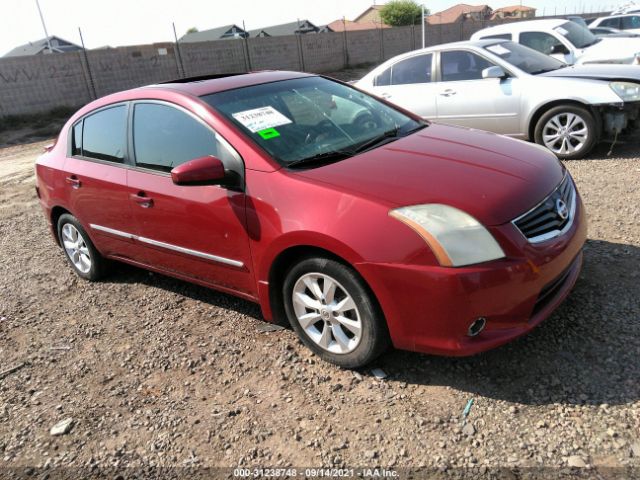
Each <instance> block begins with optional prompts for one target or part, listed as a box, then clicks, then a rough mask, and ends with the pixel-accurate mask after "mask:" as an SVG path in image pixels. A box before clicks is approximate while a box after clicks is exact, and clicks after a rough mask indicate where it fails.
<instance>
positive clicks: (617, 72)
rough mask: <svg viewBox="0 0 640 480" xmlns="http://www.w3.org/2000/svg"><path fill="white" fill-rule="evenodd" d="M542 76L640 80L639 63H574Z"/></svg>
mask: <svg viewBox="0 0 640 480" xmlns="http://www.w3.org/2000/svg"><path fill="white" fill-rule="evenodd" d="M540 76H542V77H574V78H589V79H593V80H629V81H633V82H640V67H638V65H612V64H604V63H594V64H590V65H573V66H571V67H565V68H561V69H559V70H554V71H553V72H546V73H543V74H541V75H540Z"/></svg>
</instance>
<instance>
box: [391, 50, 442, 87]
mask: <svg viewBox="0 0 640 480" xmlns="http://www.w3.org/2000/svg"><path fill="white" fill-rule="evenodd" d="M432 59H433V54H431V53H430V54H428V55H416V56H415V57H411V58H407V59H405V60H402V61H400V62H398V63H396V64H395V65H394V66H393V67H392V69H391V84H392V85H408V84H412V83H429V82H430V81H431V62H432Z"/></svg>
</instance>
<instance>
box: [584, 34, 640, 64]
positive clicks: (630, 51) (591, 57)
mask: <svg viewBox="0 0 640 480" xmlns="http://www.w3.org/2000/svg"><path fill="white" fill-rule="evenodd" d="M579 51H580V52H582V53H581V54H580V55H579V61H580V62H581V63H584V62H592V61H604V62H607V61H611V60H622V59H628V58H632V57H633V56H634V55H635V54H636V53H638V52H640V38H603V39H602V40H600V41H599V42H598V43H596V44H595V45H591V46H590V47H587V48H583V49H581V50H579Z"/></svg>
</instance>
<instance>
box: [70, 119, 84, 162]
mask: <svg viewBox="0 0 640 480" xmlns="http://www.w3.org/2000/svg"><path fill="white" fill-rule="evenodd" d="M72 135H73V141H72V142H71V155H82V120H80V121H79V122H78V123H76V124H75V126H74V127H73V133H72Z"/></svg>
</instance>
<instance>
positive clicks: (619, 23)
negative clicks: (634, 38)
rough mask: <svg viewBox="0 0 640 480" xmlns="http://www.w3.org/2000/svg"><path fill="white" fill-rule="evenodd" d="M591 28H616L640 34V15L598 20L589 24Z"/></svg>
mask: <svg viewBox="0 0 640 480" xmlns="http://www.w3.org/2000/svg"><path fill="white" fill-rule="evenodd" d="M589 27H590V28H594V27H607V28H616V29H618V30H624V31H625V32H629V33H640V14H633V13H629V14H626V15H611V16H609V17H600V18H596V19H595V20H594V21H593V22H591V23H590V24H589Z"/></svg>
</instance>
